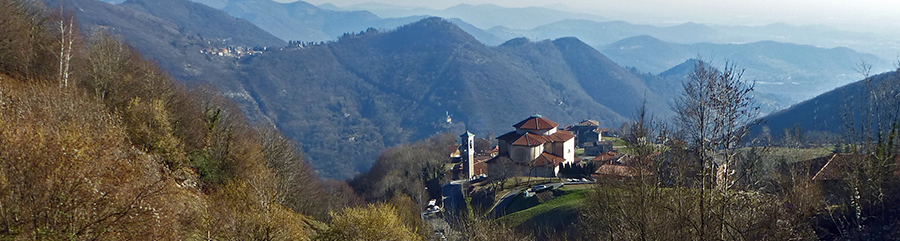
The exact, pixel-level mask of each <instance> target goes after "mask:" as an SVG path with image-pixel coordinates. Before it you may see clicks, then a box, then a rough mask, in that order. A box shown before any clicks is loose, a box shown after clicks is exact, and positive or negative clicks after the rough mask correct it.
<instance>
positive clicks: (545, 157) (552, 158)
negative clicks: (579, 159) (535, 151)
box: [534, 152, 566, 167]
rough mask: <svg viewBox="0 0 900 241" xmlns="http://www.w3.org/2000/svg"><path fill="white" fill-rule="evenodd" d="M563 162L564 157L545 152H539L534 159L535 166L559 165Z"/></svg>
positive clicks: (564, 160)
mask: <svg viewBox="0 0 900 241" xmlns="http://www.w3.org/2000/svg"><path fill="white" fill-rule="evenodd" d="M563 162H566V159H565V158H562V157H561V156H557V155H553V154H550V153H547V152H543V153H541V155H538V157H537V158H535V159H534V165H535V166H544V165H550V166H554V167H555V166H559V165H560V164H562V163H563Z"/></svg>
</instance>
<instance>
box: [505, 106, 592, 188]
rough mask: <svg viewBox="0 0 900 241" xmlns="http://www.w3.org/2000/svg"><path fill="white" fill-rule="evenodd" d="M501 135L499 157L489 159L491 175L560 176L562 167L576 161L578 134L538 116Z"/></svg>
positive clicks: (516, 125) (517, 124) (521, 122)
mask: <svg viewBox="0 0 900 241" xmlns="http://www.w3.org/2000/svg"><path fill="white" fill-rule="evenodd" d="M513 127H514V128H515V129H516V130H515V131H511V132H509V133H506V134H503V135H501V136H499V137H497V142H498V153H497V156H496V157H494V158H492V159H491V160H488V161H487V165H488V176H492V177H496V176H498V175H514V176H540V177H556V176H557V175H558V173H559V168H560V166H561V165H562V164H563V163H565V164H572V163H575V135H574V134H572V133H571V132H568V131H564V130H558V129H557V127H559V125H558V124H556V123H554V122H552V121H550V120H547V119H546V118H543V117H541V116H540V115H534V116H531V117H529V118H528V119H525V120H523V121H520V122H519V123H516V124H515V125H513Z"/></svg>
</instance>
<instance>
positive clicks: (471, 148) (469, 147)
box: [459, 130, 475, 179]
mask: <svg viewBox="0 0 900 241" xmlns="http://www.w3.org/2000/svg"><path fill="white" fill-rule="evenodd" d="M459 141H460V145H459V151H460V156H462V161H463V172H465V178H466V179H472V177H473V176H475V167H474V165H475V134H472V132H469V131H468V130H467V131H466V133H464V134H462V135H460V136H459Z"/></svg>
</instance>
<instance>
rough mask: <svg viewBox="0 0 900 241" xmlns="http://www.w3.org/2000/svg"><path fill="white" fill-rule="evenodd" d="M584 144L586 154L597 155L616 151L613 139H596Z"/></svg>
mask: <svg viewBox="0 0 900 241" xmlns="http://www.w3.org/2000/svg"><path fill="white" fill-rule="evenodd" d="M582 144H583V146H584V155H585V156H596V155H600V154H601V153H607V152H611V151H614V150H613V142H611V141H596V142H588V143H582Z"/></svg>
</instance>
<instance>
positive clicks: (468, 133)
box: [459, 131, 475, 137]
mask: <svg viewBox="0 0 900 241" xmlns="http://www.w3.org/2000/svg"><path fill="white" fill-rule="evenodd" d="M470 136H475V134H472V132H469V131H466V133H463V134H462V135H459V137H470Z"/></svg>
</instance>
